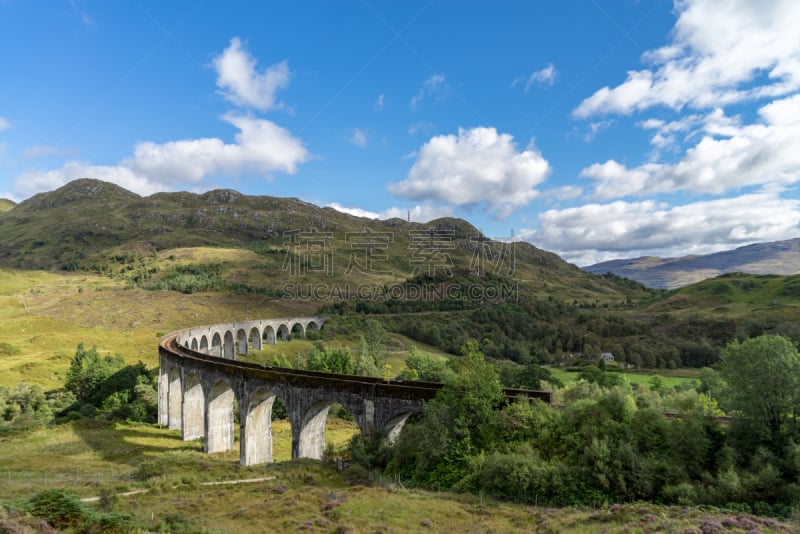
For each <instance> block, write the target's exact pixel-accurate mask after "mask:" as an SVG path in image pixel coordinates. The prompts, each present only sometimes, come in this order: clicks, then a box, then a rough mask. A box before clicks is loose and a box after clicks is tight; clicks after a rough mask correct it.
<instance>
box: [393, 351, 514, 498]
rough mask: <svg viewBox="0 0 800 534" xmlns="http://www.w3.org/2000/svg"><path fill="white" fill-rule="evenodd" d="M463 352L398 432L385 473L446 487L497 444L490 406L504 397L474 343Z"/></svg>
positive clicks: (492, 370)
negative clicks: (415, 417) (418, 414)
mask: <svg viewBox="0 0 800 534" xmlns="http://www.w3.org/2000/svg"><path fill="white" fill-rule="evenodd" d="M462 352H463V356H462V357H461V358H459V359H457V360H453V368H454V369H453V371H454V374H453V375H452V376H451V377H450V378H449V379H448V380H447V382H445V385H444V387H443V388H442V389H441V390H440V391H439V392H438V393H437V394H436V397H435V398H434V399H433V400H431V401H430V402H428V403H427V404H426V405H425V408H424V412H423V416H422V418H421V420H420V422H419V423H418V424H416V425H412V426H411V428H409V429H408V430H404V431H403V433H402V434H401V435H400V440H399V441H398V443H397V446H396V450H395V456H394V458H393V461H392V464H391V465H390V471H394V472H398V473H403V474H406V475H411V476H413V477H414V478H415V479H416V480H417V481H419V482H421V483H423V484H426V485H429V486H441V487H450V486H452V485H454V484H456V483H457V482H459V481H460V480H461V479H462V478H463V477H464V476H465V475H466V474H467V471H468V468H469V465H468V464H469V459H470V457H471V456H473V455H475V454H478V453H480V452H483V451H488V450H490V449H491V448H492V447H494V446H495V445H496V440H495V439H494V436H495V433H496V432H495V431H496V428H497V424H496V421H495V416H496V412H495V410H496V409H497V408H498V406H499V405H500V404H501V402H502V400H503V390H502V388H501V386H500V381H499V380H498V376H497V372H496V371H495V369H494V367H493V366H492V365H491V364H489V363H487V362H486V361H485V359H484V356H483V354H482V353H481V352H480V351H479V350H478V344H477V342H476V341H473V340H470V341H468V342H467V344H466V346H465V347H464V348H463V350H462Z"/></svg>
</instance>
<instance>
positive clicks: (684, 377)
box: [548, 367, 700, 388]
mask: <svg viewBox="0 0 800 534" xmlns="http://www.w3.org/2000/svg"><path fill="white" fill-rule="evenodd" d="M548 369H549V370H550V372H551V373H553V376H555V377H556V378H558V379H559V380H561V381H562V382H563V383H564V384H568V383H570V382H575V381H576V380H578V378H579V376H580V373H579V372H573V371H567V370H566V369H564V368H561V367H548ZM614 374H619V375H621V376H622V377H624V378H625V380H627V381H628V383H630V384H650V383H651V380H652V379H653V377H654V376H658V377H660V378H661V380H662V381H663V384H664V386H665V387H668V388H673V387H680V386H683V385H685V384H687V383H691V382H692V381H697V379H698V378H699V376H700V371H699V370H698V369H658V370H654V369H647V370H643V371H640V372H625V373H614Z"/></svg>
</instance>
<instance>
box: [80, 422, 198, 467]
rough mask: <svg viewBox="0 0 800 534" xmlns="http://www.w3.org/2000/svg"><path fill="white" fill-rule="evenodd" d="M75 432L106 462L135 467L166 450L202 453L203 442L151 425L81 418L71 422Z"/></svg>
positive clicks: (177, 431) (170, 451)
mask: <svg viewBox="0 0 800 534" xmlns="http://www.w3.org/2000/svg"><path fill="white" fill-rule="evenodd" d="M71 424H72V428H73V430H74V432H75V434H76V435H77V436H78V437H79V438H80V439H81V440H82V441H83V442H84V443H85V444H86V445H87V446H88V447H89V448H90V449H91V450H92V451H93V452H94V453H95V454H97V455H98V457H99V458H100V459H101V460H103V461H107V462H113V463H118V464H122V465H128V466H132V467H136V466H138V465H139V464H141V463H142V462H144V461H147V460H150V459H153V458H156V457H159V456H161V455H164V454H166V453H197V454H203V441H202V440H195V441H183V440H182V439H181V436H180V431H179V430H167V429H165V428H163V427H159V426H157V425H155V424H148V423H127V422H120V421H101V420H92V419H82V420H79V421H74V422H73V423H71Z"/></svg>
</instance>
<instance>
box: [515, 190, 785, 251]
mask: <svg viewBox="0 0 800 534" xmlns="http://www.w3.org/2000/svg"><path fill="white" fill-rule="evenodd" d="M539 227H540V229H539V230H536V231H528V232H526V233H524V234H523V238H524V239H526V240H528V241H531V242H533V243H534V244H535V245H537V246H539V247H542V248H545V249H547V250H552V251H555V252H557V253H558V254H560V255H561V256H562V257H564V258H565V259H567V260H568V261H571V262H573V263H577V264H578V265H590V264H593V263H597V262H600V261H606V260H610V259H615V258H619V257H636V256H646V255H657V256H670V257H672V256H684V255H687V254H707V253H711V252H717V251H719V250H727V249H730V248H733V247H736V246H743V245H747V244H751V243H757V242H764V241H776V240H782V239H790V238H793V237H797V235H798V233H799V232H800V200H797V199H787V198H782V197H781V196H780V195H779V193H777V192H774V191H772V192H770V191H762V192H759V193H752V194H747V195H742V196H739V197H734V198H721V199H716V200H709V201H698V202H693V203H689V204H685V205H679V206H673V207H670V206H667V205H666V204H663V203H659V202H654V201H651V200H646V201H642V202H624V201H615V202H611V203H607V204H586V205H584V206H580V207H575V208H567V209H561V210H549V211H546V212H544V213H541V214H540V215H539Z"/></svg>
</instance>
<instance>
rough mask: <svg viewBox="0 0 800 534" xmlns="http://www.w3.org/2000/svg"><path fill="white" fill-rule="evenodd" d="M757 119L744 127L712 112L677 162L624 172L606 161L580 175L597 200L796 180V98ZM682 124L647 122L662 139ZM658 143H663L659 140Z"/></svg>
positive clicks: (799, 118)
mask: <svg viewBox="0 0 800 534" xmlns="http://www.w3.org/2000/svg"><path fill="white" fill-rule="evenodd" d="M758 114H759V119H758V120H757V121H756V122H754V123H752V124H747V125H742V124H741V123H740V121H739V119H738V118H731V117H727V116H726V115H725V114H724V113H723V112H722V110H714V111H713V112H711V113H709V114H708V115H707V116H705V117H704V118H703V119H701V121H702V123H703V124H702V132H703V135H702V138H701V139H700V141H699V142H697V143H696V144H695V145H694V146H693V147H691V148H689V149H688V150H687V151H686V153H685V154H684V155H683V157H682V158H681V159H680V160H679V161H677V162H675V163H669V164H667V163H655V162H653V163H645V164H642V165H639V166H635V167H632V168H628V167H627V166H625V165H623V164H621V163H619V162H617V161H614V160H609V161H606V162H605V163H595V164H593V165H591V166H589V167H586V168H585V169H583V170H582V171H581V176H584V177H587V178H591V179H593V180H595V182H596V183H595V194H596V195H597V197H599V198H604V199H606V198H616V197H622V196H627V195H650V194H658V193H666V192H673V191H678V190H689V191H693V192H697V193H708V194H723V193H726V192H728V191H731V190H735V189H739V188H742V187H746V186H754V185H766V184H784V185H786V184H793V183H797V182H799V181H800V94H796V95H793V96H790V97H787V98H784V99H781V100H776V101H774V102H771V103H769V104H767V105H764V106H762V107H761V108H760V109H759V111H758ZM688 119H691V120H692V121H695V122H697V119H696V118H694V116H693V117H689V118H687V120H684V121H683V122H678V123H663V122H659V121H653V120H651V121H648V122H647V123H646V124H645V127H652V128H656V129H658V131H659V132H660V135H661V136H662V138H664V139H665V141H664V142H668V140H666V138H665V137H664V136H667V135H671V134H673V133H674V132H676V131H679V130H682V129H685V125H686V123H687V121H688ZM658 142H661V141H658Z"/></svg>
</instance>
